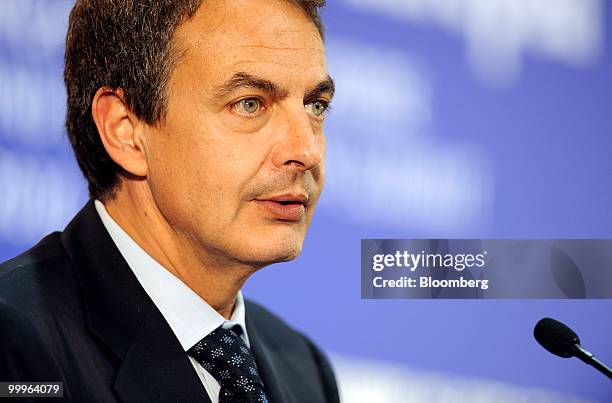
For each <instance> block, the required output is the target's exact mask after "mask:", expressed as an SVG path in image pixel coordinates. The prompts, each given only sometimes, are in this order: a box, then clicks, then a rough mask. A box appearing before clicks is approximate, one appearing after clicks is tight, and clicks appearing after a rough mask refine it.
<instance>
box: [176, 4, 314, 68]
mask: <svg viewBox="0 0 612 403" xmlns="http://www.w3.org/2000/svg"><path fill="white" fill-rule="evenodd" d="M175 41H176V43H177V44H178V46H179V47H180V49H181V52H182V54H183V57H184V58H185V59H187V60H186V62H187V64H189V63H191V64H193V66H192V67H193V68H194V69H196V70H198V72H199V73H200V74H202V73H206V74H211V75H213V76H215V75H216V76H231V75H232V74H233V72H235V71H249V72H254V73H258V72H259V73H265V72H266V71H268V70H270V69H273V70H274V73H275V74H294V75H295V74H297V73H298V72H300V73H301V74H302V75H303V76H313V79H320V78H322V77H324V76H326V67H325V51H324V47H323V41H322V39H321V36H320V34H319V32H318V30H317V28H316V26H315V25H314V23H313V22H312V21H311V20H310V19H309V18H308V16H307V15H306V14H305V13H304V12H303V10H301V9H300V8H299V7H297V6H295V5H293V4H291V3H290V2H289V1H288V0H205V1H203V3H202V6H201V7H200V8H199V9H198V11H197V12H196V14H195V15H194V16H193V17H192V18H191V19H190V20H189V21H187V22H185V23H184V24H181V25H180V26H179V28H178V29H177V32H176V34H175Z"/></svg>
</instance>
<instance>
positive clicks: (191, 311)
mask: <svg viewBox="0 0 612 403" xmlns="http://www.w3.org/2000/svg"><path fill="white" fill-rule="evenodd" d="M94 204H95V207H96V211H97V212H98V215H99V216H100V219H101V220H102V223H103V224H104V227H106V230H107V231H108V233H109V234H110V236H111V238H112V239H113V242H114V243H115V245H116V246H117V248H118V249H119V252H121V255H122V256H123V258H124V259H125V261H126V262H127V264H128V265H129V266H130V269H132V271H133V272H134V275H135V276H136V278H137V279H138V281H139V282H140V284H141V285H142V287H143V288H144V290H145V291H146V292H147V294H148V295H149V297H150V298H151V299H152V300H153V303H155V305H156V306H157V308H158V309H159V311H160V312H161V314H162V315H163V316H164V318H165V319H166V321H167V322H168V325H170V328H171V329H172V331H173V332H174V334H175V335H176V337H177V339H178V340H179V342H180V343H181V346H182V347H183V349H184V350H185V351H187V350H189V349H190V348H191V347H192V346H193V345H195V344H196V343H197V342H199V341H200V340H201V339H203V338H204V337H206V336H207V335H208V334H209V333H211V332H212V331H213V330H215V329H216V328H218V327H219V326H223V327H224V328H227V329H229V328H232V327H233V326H235V325H238V326H240V327H241V329H242V335H241V337H242V338H243V340H244V342H245V343H246V344H247V346H249V337H248V334H247V331H246V324H245V309H244V299H243V297H242V293H241V292H240V291H238V294H237V295H236V304H235V306H234V311H233V312H232V316H231V317H230V319H229V320H226V319H225V318H224V317H223V316H221V315H220V314H219V313H218V312H217V311H215V309H214V308H213V307H211V306H210V305H209V304H208V303H207V302H206V301H204V300H203V299H202V298H201V297H200V296H199V295H198V294H196V293H195V292H194V291H193V290H192V289H191V288H189V287H188V286H187V285H186V284H185V283H183V282H182V281H181V280H179V279H178V278H177V277H175V276H174V275H173V274H172V273H170V272H169V271H168V270H166V269H165V268H164V267H163V266H162V265H161V264H159V263H158V262H157V261H156V260H155V259H153V257H152V256H151V255H149V254H148V253H147V252H145V251H144V250H143V249H142V248H141V247H140V246H139V245H138V244H137V243H136V242H135V241H134V240H133V239H132V238H131V237H130V236H129V235H128V234H127V233H126V232H125V231H124V230H123V229H122V228H121V227H120V226H119V224H117V223H116V222H115V220H113V218H112V217H111V216H110V215H109V214H108V212H107V211H106V208H105V207H104V204H103V203H102V202H100V201H99V200H95V202H94ZM249 347H250V346H249Z"/></svg>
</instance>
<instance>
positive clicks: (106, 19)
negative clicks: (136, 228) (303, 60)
mask: <svg viewBox="0 0 612 403" xmlns="http://www.w3.org/2000/svg"><path fill="white" fill-rule="evenodd" d="M202 1H205V0H77V1H76V4H75V5H74V7H73V9H72V11H71V12H70V19H69V22H68V34H67V36H66V51H65V54H64V63H65V67H64V82H65V84H66V91H67V94H68V100H67V111H66V130H67V132H68V137H69V138H70V143H71V144H72V148H73V150H74V153H75V155H76V159H77V162H78V164H79V167H80V168H81V170H82V171H83V174H84V175H85V178H86V179H87V182H88V186H89V194H90V196H91V197H93V198H98V199H106V198H109V197H112V196H113V194H114V191H115V188H116V186H117V184H118V181H119V177H118V172H119V171H120V170H121V167H119V165H117V164H116V163H115V162H114V161H113V160H112V159H111V158H110V156H109V155H108V153H107V152H106V150H105V149H104V146H103V145H102V141H101V140H100V136H99V135H98V130H97V128H96V125H95V123H94V121H93V117H92V115H91V103H92V101H93V98H94V95H95V94H96V91H97V90H98V89H99V88H101V87H109V88H111V89H114V90H117V89H121V90H122V92H123V96H124V98H125V99H124V100H125V102H126V104H127V106H128V107H129V108H130V110H131V111H132V112H133V113H134V114H135V115H136V116H138V118H140V119H142V120H143V121H145V122H147V123H148V124H150V125H153V124H156V123H158V122H160V120H162V119H163V118H164V116H165V112H166V106H167V90H166V84H167V82H168V79H169V77H170V75H171V73H172V70H173V68H174V66H175V64H176V62H177V59H178V57H179V56H178V54H177V52H176V51H175V50H174V49H173V48H172V37H173V35H174V32H175V30H176V28H177V27H178V26H179V25H180V24H181V23H182V22H184V21H186V20H188V19H189V18H191V17H192V16H193V15H194V14H195V12H196V11H197V9H198V8H199V7H200V4H201V3H202ZM287 1H289V2H290V3H292V4H294V5H296V6H298V7H300V8H301V9H302V10H303V11H304V12H305V13H306V15H307V16H308V17H309V18H310V19H311V20H312V22H313V23H314V24H315V26H316V27H317V29H318V30H319V33H320V34H321V37H323V24H322V22H321V19H320V16H319V8H320V7H322V6H323V5H324V3H325V0H287Z"/></svg>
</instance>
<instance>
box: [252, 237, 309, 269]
mask: <svg viewBox="0 0 612 403" xmlns="http://www.w3.org/2000/svg"><path fill="white" fill-rule="evenodd" d="M302 244H303V239H300V240H299V241H298V240H291V241H288V240H274V239H268V240H267V241H266V243H265V244H258V245H252V248H249V249H250V250H248V251H247V250H245V251H243V252H245V253H244V254H245V255H249V256H248V257H247V256H245V258H246V260H248V261H251V262H253V263H257V265H258V266H261V267H263V266H267V265H269V264H272V263H280V262H288V261H290V260H293V259H295V258H296V257H298V256H299V255H300V253H302Z"/></svg>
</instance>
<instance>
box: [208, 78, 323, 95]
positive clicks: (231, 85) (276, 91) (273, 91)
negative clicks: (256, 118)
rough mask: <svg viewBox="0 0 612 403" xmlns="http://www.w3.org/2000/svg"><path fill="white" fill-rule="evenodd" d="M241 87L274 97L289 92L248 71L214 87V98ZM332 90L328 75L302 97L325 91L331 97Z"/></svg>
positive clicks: (228, 93)
mask: <svg viewBox="0 0 612 403" xmlns="http://www.w3.org/2000/svg"><path fill="white" fill-rule="evenodd" d="M243 88H256V89H258V90H261V91H265V92H267V93H269V94H270V95H272V96H273V97H275V98H285V97H287V95H288V94H289V91H288V90H287V89H286V88H282V87H280V86H279V85H277V84H275V83H273V82H272V81H270V80H267V79H264V78H260V77H257V76H254V75H252V74H249V73H245V72H238V73H235V74H234V75H233V76H232V77H231V78H230V79H229V80H227V81H226V82H225V83H223V84H222V85H220V86H219V87H217V88H216V90H215V95H214V98H215V99H219V100H220V99H223V98H225V97H226V96H228V95H230V94H231V93H233V92H235V91H237V90H239V89H243ZM334 90H335V85H334V80H332V78H331V77H330V76H327V78H326V79H325V80H323V81H321V82H320V83H318V84H317V85H316V86H315V87H314V88H312V89H311V90H309V91H308V92H307V93H306V95H305V96H304V99H312V98H314V97H316V96H318V95H321V94H325V93H328V94H329V95H330V97H333V96H334Z"/></svg>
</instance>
